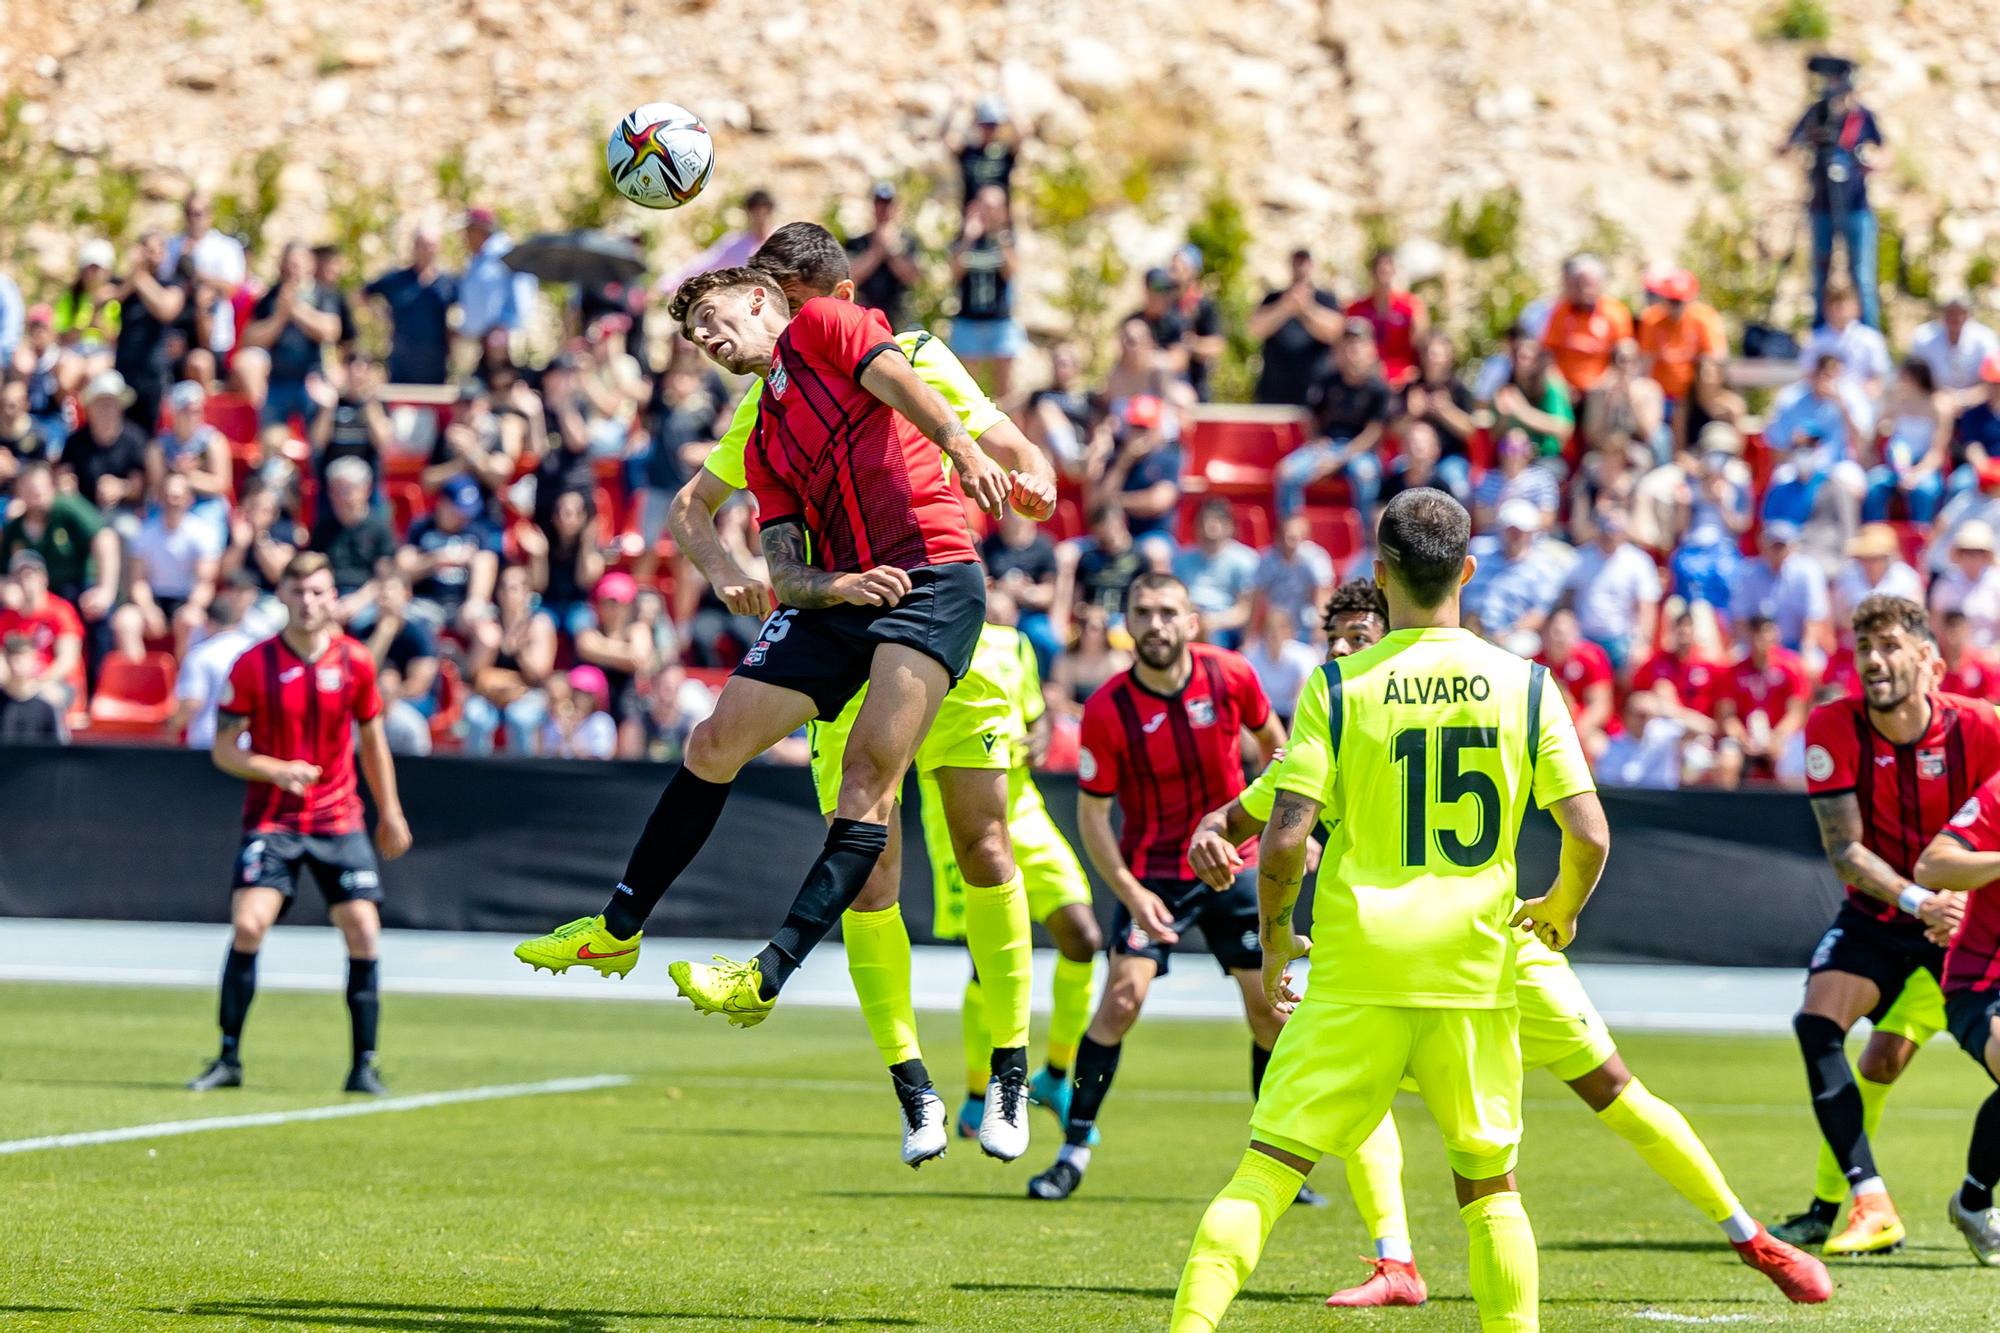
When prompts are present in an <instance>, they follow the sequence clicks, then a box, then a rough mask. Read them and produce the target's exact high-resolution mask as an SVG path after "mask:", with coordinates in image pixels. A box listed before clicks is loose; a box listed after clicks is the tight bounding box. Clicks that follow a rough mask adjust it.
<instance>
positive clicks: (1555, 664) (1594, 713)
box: [1534, 607, 1615, 763]
mask: <svg viewBox="0 0 2000 1333" xmlns="http://www.w3.org/2000/svg"><path fill="white" fill-rule="evenodd" d="M1534 660H1535V661H1537V662H1540V663H1541V664H1542V665H1543V666H1545V667H1547V668H1548V669H1549V672H1550V674H1551V675H1553V676H1554V677H1555V678H1556V684H1557V685H1558V686H1559V687H1560V688H1561V689H1562V695H1563V702H1564V703H1566V704H1568V705H1569V713H1570V717H1571V718H1573V719H1574V720H1575V722H1576V737H1577V739H1578V740H1579V741H1581V742H1582V743H1583V753H1584V757H1585V758H1587V759H1589V760H1590V761H1591V762H1592V763H1596V762H1597V756H1598V755H1599V754H1600V753H1602V752H1603V750H1604V746H1605V742H1606V741H1608V740H1609V739H1610V730H1611V726H1612V723H1613V721H1614V720H1615V719H1614V714H1613V711H1612V694H1613V689H1612V671H1611V660H1610V659H1609V658H1608V657H1606V656H1605V655H1604V650H1603V649H1602V648H1599V647H1598V646H1597V645H1596V644H1594V643H1592V642H1591V641H1590V640H1589V639H1586V638H1584V637H1583V633H1582V631H1580V630H1579V629H1578V628H1577V624H1576V613H1575V612H1574V611H1571V610H1570V609H1569V608H1568V607H1558V608H1557V609H1556V610H1555V612H1554V613H1553V614H1551V615H1550V616H1549V623H1548V626H1547V628H1546V629H1545V630H1544V631H1543V633H1542V645H1541V651H1540V652H1538V653H1536V654H1535V658H1534Z"/></svg>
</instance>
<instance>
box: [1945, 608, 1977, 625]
mask: <svg viewBox="0 0 2000 1333" xmlns="http://www.w3.org/2000/svg"><path fill="white" fill-rule="evenodd" d="M1942 619H1943V621H1944V624H1945V627H1946V628H1948V629H1957V628H1958V627H1959V626H1960V625H1963V624H1964V623H1965V622H1966V621H1967V620H1970V619H1971V617H1970V616H1968V615H1966V614H1965V612H1963V611H1947V612H1945V613H1944V615H1943V617H1942Z"/></svg>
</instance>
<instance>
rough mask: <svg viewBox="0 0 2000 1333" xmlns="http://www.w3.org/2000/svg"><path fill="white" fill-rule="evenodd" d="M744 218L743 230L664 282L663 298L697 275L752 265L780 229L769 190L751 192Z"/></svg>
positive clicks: (726, 234) (718, 240) (725, 235)
mask: <svg viewBox="0 0 2000 1333" xmlns="http://www.w3.org/2000/svg"><path fill="white" fill-rule="evenodd" d="M743 217H744V225H743V226H741V227H738V228H736V229H734V230H732V231H726V232H724V233H723V234H722V235H720V236H718V237H717V238H716V239H715V243H714V244H712V245H710V246H709V247H708V248H707V249H706V250H703V251H702V252H701V253H700V254H698V255H696V256H695V257H694V258H693V259H691V260H689V261H688V262H687V263H685V264H683V265H682V266H681V267H680V268H679V269H678V270H676V271H674V272H673V273H670V274H668V275H667V276H666V277H665V278H663V279H662V280H661V282H660V286H659V291H660V295H661V296H663V297H664V296H672V295H673V294H674V292H675V291H677V290H678V289H679V288H680V285H681V284H682V283H684V282H686V281H687V280H688V279H689V278H692V277H693V276H695V274H697V273H707V272H710V271H711V270H714V269H718V268H738V267H740V266H742V265H744V264H747V263H749V262H750V257H751V256H752V255H754V254H756V253H757V248H758V247H759V246H761V245H763V244H764V242H766V241H768V240H770V239H771V233H772V232H774V231H776V230H777V229H778V201H777V200H776V199H774V198H772V196H771V192H770V191H769V190H766V189H763V188H761V187H760V188H758V189H755V190H752V191H750V193H749V194H747V195H745V196H744V199H743Z"/></svg>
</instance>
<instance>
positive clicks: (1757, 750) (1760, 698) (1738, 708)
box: [1716, 615, 1812, 778]
mask: <svg viewBox="0 0 2000 1333" xmlns="http://www.w3.org/2000/svg"><path fill="white" fill-rule="evenodd" d="M1811 703H1812V683H1811V681H1810V680H1809V679H1808V678H1807V676H1806V668H1805V663H1803V662H1801V661H1800V660H1799V655H1798V654H1797V653H1795V652H1792V651H1791V650H1790V649H1788V648H1786V647H1784V646H1783V645H1782V644H1780V643H1779V642H1778V622H1777V621H1775V620H1773V619H1771V617H1769V616H1764V615H1759V616H1752V617H1751V618H1750V651H1749V652H1747V653H1745V654H1744V655H1743V657H1742V658H1741V659H1739V660H1738V661H1737V663H1736V665H1735V666H1734V667H1732V668H1731V669H1730V673H1729V681H1728V683H1727V685H1726V687H1725V688H1724V690H1723V693H1722V696H1721V699H1720V702H1719V704H1718V707H1717V709H1716V717H1717V720H1719V721H1720V722H1721V723H1722V730H1723V734H1724V735H1726V736H1728V737H1729V738H1730V739H1731V740H1733V741H1735V742H1736V743H1737V745H1739V746H1740V747H1742V750H1743V761H1744V762H1743V775H1744V776H1745V777H1752V778H1757V777H1762V778H1769V777H1775V776H1776V764H1777V761H1778V758H1779V756H1780V755H1782V754H1783V753H1784V752H1785V748H1786V746H1787V745H1788V744H1789V743H1790V742H1791V740H1792V738H1793V737H1794V736H1797V735H1798V734H1799V731H1800V728H1802V727H1804V726H1805V724H1806V713H1807V711H1808V709H1809V707H1810V705H1811Z"/></svg>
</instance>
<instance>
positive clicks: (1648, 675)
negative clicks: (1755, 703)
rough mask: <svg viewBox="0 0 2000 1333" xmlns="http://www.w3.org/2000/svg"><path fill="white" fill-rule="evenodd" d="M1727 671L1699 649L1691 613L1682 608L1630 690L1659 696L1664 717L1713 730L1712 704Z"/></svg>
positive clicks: (1701, 729)
mask: <svg viewBox="0 0 2000 1333" xmlns="http://www.w3.org/2000/svg"><path fill="white" fill-rule="evenodd" d="M1728 676H1729V670H1728V668H1727V667H1725V666H1724V665H1723V664H1721V663H1719V662H1716V661H1715V660H1713V659H1712V658H1711V657H1710V656H1709V655H1708V654H1707V653H1705V652H1703V651H1702V647H1701V644H1700V642H1699V640H1698V639H1697V637H1696V635H1695V628H1694V613H1693V612H1692V611H1688V610H1685V609H1683V610H1682V611H1681V612H1680V613H1679V614H1678V615H1676V616H1674V617H1673V618H1672V619H1671V620H1670V621H1669V622H1668V624H1667V636H1666V639H1665V641H1664V642H1662V643H1661V645H1660V651H1658V652H1657V653H1654V654H1653V655H1652V657H1650V658H1649V659H1647V661H1646V664H1645V665H1644V666H1642V667H1640V668H1639V669H1638V671H1637V672H1635V673H1634V674H1633V676H1632V691H1633V693H1635V694H1638V693H1651V694H1656V695H1658V696H1660V700H1661V702H1662V703H1663V704H1664V705H1666V707H1667V710H1668V711H1667V716H1670V717H1673V718H1676V719H1678V720H1679V721H1680V722H1681V723H1682V724H1683V725H1686V726H1688V727H1691V728H1693V729H1694V730H1696V731H1701V732H1712V731H1714V730H1715V722H1714V718H1715V706H1716V703H1717V701H1718V699H1719V697H1720V694H1721V692H1722V690H1723V688H1724V687H1725V686H1726V685H1727V683H1728Z"/></svg>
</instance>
